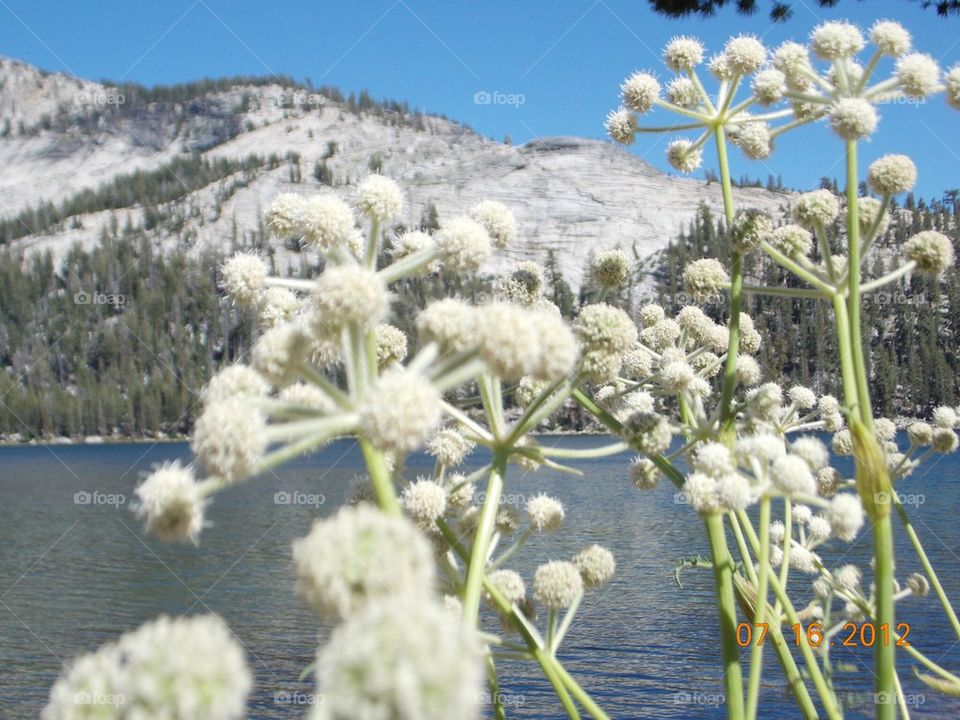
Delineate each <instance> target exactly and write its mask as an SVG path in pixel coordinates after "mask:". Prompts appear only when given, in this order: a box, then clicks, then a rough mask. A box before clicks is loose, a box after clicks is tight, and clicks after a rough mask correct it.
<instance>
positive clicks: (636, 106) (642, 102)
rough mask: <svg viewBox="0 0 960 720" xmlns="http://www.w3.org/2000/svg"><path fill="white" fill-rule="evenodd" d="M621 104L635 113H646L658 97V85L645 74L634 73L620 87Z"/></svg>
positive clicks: (652, 78) (651, 77) (653, 78)
mask: <svg viewBox="0 0 960 720" xmlns="http://www.w3.org/2000/svg"><path fill="white" fill-rule="evenodd" d="M620 95H621V96H622V97H623V104H624V105H626V106H627V107H628V108H629V109H630V110H633V111H634V112H637V113H645V112H648V111H649V110H650V109H651V108H652V107H653V104H654V103H655V102H656V101H657V100H658V99H659V97H660V83H659V82H657V79H656V78H655V77H654V76H653V75H651V74H650V73H646V72H635V73H634V74H633V75H631V76H630V77H628V78H627V79H626V80H624V81H623V84H622V85H621V86H620Z"/></svg>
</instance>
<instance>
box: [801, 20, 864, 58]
mask: <svg viewBox="0 0 960 720" xmlns="http://www.w3.org/2000/svg"><path fill="white" fill-rule="evenodd" d="M864 45H866V41H865V40H864V38H863V34H862V33H861V32H860V29H859V28H857V27H856V26H855V25H852V24H850V23H847V22H837V21H831V22H825V23H823V24H822V25H818V26H817V27H816V28H814V30H813V32H812V33H810V47H811V48H812V49H813V52H814V53H816V54H817V56H818V57H820V58H822V59H824V60H839V59H841V58H848V57H851V56H853V55H856V54H857V53H858V52H860V51H861V50H863V47H864Z"/></svg>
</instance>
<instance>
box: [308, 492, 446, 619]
mask: <svg viewBox="0 0 960 720" xmlns="http://www.w3.org/2000/svg"><path fill="white" fill-rule="evenodd" d="M293 565H294V570H295V571H296V575H297V580H298V587H299V590H300V593H301V595H303V597H304V598H305V599H306V600H307V602H309V603H310V605H311V606H312V607H313V608H314V610H316V611H317V613H319V614H320V616H321V617H324V618H343V617H349V616H351V615H353V614H355V613H356V612H357V611H359V610H360V609H361V608H362V607H364V606H365V605H367V604H368V603H370V602H372V601H374V600H377V599H386V598H396V597H398V596H402V595H411V596H413V597H416V598H423V597H427V596H428V594H429V592H430V589H431V586H432V583H433V578H434V563H433V550H432V548H431V545H430V543H429V542H428V541H427V539H426V537H425V536H424V535H423V533H421V532H420V531H419V530H418V529H417V527H416V526H415V525H414V524H413V523H412V522H411V521H410V520H408V519H407V518H406V517H402V516H394V515H388V514H386V513H384V512H383V511H381V510H380V509H378V508H376V507H374V506H372V505H369V504H366V503H362V504H359V505H355V506H352V507H344V508H342V509H341V510H340V511H339V512H337V514H336V515H334V516H333V517H330V518H326V519H323V520H316V521H315V522H314V523H313V527H312V528H311V529H310V532H309V533H308V534H307V535H306V536H305V537H303V538H299V539H297V540H295V541H294V543H293Z"/></svg>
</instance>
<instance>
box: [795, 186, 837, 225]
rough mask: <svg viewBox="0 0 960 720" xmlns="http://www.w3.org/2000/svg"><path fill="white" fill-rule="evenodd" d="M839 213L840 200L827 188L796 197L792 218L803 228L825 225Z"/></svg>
mask: <svg viewBox="0 0 960 720" xmlns="http://www.w3.org/2000/svg"><path fill="white" fill-rule="evenodd" d="M839 214H840V202H839V201H838V200H837V197H836V196H835V195H834V194H833V193H832V192H830V191H829V190H813V191H812V192H807V193H803V194H802V195H800V196H799V197H798V198H797V202H796V205H794V207H793V217H794V219H795V220H796V221H797V222H798V223H799V224H800V225H802V226H803V227H805V228H810V229H813V228H816V227H817V226H818V225H823V226H827V225H829V224H830V223H831V222H833V221H834V220H835V219H836V218H837V216H838V215H839Z"/></svg>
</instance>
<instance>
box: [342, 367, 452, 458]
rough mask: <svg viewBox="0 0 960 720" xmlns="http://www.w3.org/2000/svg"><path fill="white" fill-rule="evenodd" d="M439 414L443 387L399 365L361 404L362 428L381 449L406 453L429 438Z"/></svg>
mask: <svg viewBox="0 0 960 720" xmlns="http://www.w3.org/2000/svg"><path fill="white" fill-rule="evenodd" d="M440 417H441V411H440V391H439V390H437V389H436V388H435V387H434V386H433V385H432V384H431V383H430V381H428V380H427V379H426V378H424V377H422V376H421V375H419V374H418V373H416V372H414V371H412V370H407V369H405V368H397V369H391V370H387V371H386V372H385V373H384V374H383V375H381V376H380V377H379V378H378V379H377V381H376V382H375V383H374V385H373V387H372V388H371V389H370V392H369V393H368V394H367V396H366V400H365V401H364V404H363V405H362V406H361V408H360V428H361V432H362V433H363V434H364V435H365V436H366V437H367V438H368V439H369V440H370V442H372V443H373V444H374V446H375V447H377V448H379V449H380V450H383V451H385V452H388V453H396V454H405V453H408V452H410V451H411V450H415V449H417V448H418V447H420V446H421V445H422V444H423V443H424V442H425V441H426V439H427V438H428V437H429V436H430V433H431V432H433V430H434V428H436V427H437V425H439V424H440Z"/></svg>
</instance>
